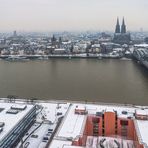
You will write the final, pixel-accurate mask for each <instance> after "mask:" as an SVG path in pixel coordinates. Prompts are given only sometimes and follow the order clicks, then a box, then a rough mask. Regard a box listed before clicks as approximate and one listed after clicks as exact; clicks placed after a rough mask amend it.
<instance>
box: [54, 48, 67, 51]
mask: <svg viewBox="0 0 148 148" xmlns="http://www.w3.org/2000/svg"><path fill="white" fill-rule="evenodd" d="M54 50H55V51H65V50H66V49H64V48H57V49H54Z"/></svg>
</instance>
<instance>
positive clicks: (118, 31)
mask: <svg viewBox="0 0 148 148" xmlns="http://www.w3.org/2000/svg"><path fill="white" fill-rule="evenodd" d="M115 33H120V25H119V19H118V18H117V24H116V29H115Z"/></svg>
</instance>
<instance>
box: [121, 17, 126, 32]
mask: <svg viewBox="0 0 148 148" xmlns="http://www.w3.org/2000/svg"><path fill="white" fill-rule="evenodd" d="M121 33H126V25H125V22H124V17H123V20H122V26H121Z"/></svg>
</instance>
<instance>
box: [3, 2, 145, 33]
mask: <svg viewBox="0 0 148 148" xmlns="http://www.w3.org/2000/svg"><path fill="white" fill-rule="evenodd" d="M117 16H119V18H120V22H121V20H122V17H123V16H124V17H125V22H126V25H127V30H130V31H131V30H140V28H143V30H144V31H145V30H148V0H0V31H12V30H18V31H70V30H72V31H73V30H83V31H84V30H100V31H105V30H109V31H110V30H111V31H113V30H114V28H115V23H116V18H117Z"/></svg>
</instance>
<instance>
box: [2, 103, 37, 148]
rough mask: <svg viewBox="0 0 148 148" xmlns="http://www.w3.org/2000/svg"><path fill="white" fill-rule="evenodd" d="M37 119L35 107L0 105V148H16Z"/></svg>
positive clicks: (10, 104)
mask: <svg viewBox="0 0 148 148" xmlns="http://www.w3.org/2000/svg"><path fill="white" fill-rule="evenodd" d="M35 117H36V106H34V105H24V104H23V105H22V104H16V103H0V148H14V147H15V146H16V145H17V144H18V142H19V141H20V140H21V138H22V137H23V136H24V134H25V132H26V131H27V130H28V128H29V127H31V126H32V124H33V123H34V119H35Z"/></svg>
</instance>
